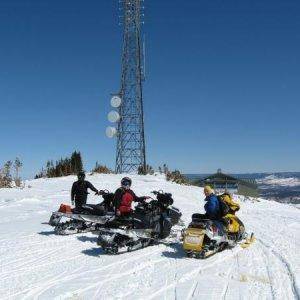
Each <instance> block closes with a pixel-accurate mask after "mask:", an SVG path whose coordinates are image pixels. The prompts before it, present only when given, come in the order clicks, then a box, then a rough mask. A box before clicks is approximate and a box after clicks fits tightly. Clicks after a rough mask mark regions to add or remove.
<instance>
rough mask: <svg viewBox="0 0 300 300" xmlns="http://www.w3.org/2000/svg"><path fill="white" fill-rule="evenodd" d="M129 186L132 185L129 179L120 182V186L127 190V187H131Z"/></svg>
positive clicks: (125, 178)
mask: <svg viewBox="0 0 300 300" xmlns="http://www.w3.org/2000/svg"><path fill="white" fill-rule="evenodd" d="M131 184H132V181H131V179H130V178H129V177H124V178H122V180H121V186H122V187H127V188H128V187H131Z"/></svg>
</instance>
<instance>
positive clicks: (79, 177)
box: [77, 171, 85, 180]
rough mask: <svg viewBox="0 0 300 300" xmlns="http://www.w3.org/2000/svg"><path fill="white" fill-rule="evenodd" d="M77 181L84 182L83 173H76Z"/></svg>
mask: <svg viewBox="0 0 300 300" xmlns="http://www.w3.org/2000/svg"><path fill="white" fill-rule="evenodd" d="M77 177H78V180H84V178H85V173H84V172H83V171H80V172H78V174H77Z"/></svg>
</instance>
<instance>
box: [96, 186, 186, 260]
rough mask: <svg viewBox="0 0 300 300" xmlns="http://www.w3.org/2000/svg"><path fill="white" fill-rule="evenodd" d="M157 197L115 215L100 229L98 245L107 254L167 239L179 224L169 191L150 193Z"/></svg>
mask: <svg viewBox="0 0 300 300" xmlns="http://www.w3.org/2000/svg"><path fill="white" fill-rule="evenodd" d="M152 193H153V194H154V195H155V196H156V199H152V200H151V201H150V202H146V201H142V202H140V203H139V204H138V205H137V206H136V207H135V210H134V212H133V213H132V214H131V215H129V216H116V218H115V219H114V220H112V221H110V222H108V223H106V224H105V226H104V228H101V229H100V230H99V236H98V240H97V244H98V245H99V246H101V247H102V249H103V250H104V252H106V253H108V254H117V253H123V252H130V251H133V250H137V249H140V248H144V247H147V246H149V245H151V244H154V243H156V242H159V241H161V240H163V239H166V238H167V237H169V236H170V234H171V233H172V227H173V226H174V225H176V224H179V223H180V217H181V213H180V211H179V210H178V209H177V208H176V207H173V206H172V204H173V202H174V201H173V199H172V194H169V193H164V192H163V191H153V192H152Z"/></svg>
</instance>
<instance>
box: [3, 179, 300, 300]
mask: <svg viewBox="0 0 300 300" xmlns="http://www.w3.org/2000/svg"><path fill="white" fill-rule="evenodd" d="M121 177H122V176H120V175H93V176H88V178H87V179H88V180H90V181H91V182H92V183H93V184H94V185H95V186H96V187H98V188H99V189H108V190H111V191H114V190H115V189H116V188H117V187H118V185H119V182H120V179H121ZM132 178H133V190H134V191H136V193H137V194H138V195H149V194H150V192H151V191H152V190H154V189H162V190H164V191H166V192H171V193H172V194H173V198H174V200H175V203H174V206H176V207H178V208H179V209H180V210H181V211H182V213H183V221H184V222H185V223H186V224H188V223H189V220H190V216H191V214H192V213H194V212H197V211H198V212H201V211H202V210H203V209H202V207H203V205H204V201H203V199H204V196H203V191H202V189H201V188H198V187H189V186H180V185H177V184H174V183H170V182H167V181H165V179H164V178H163V177H161V176H132ZM74 180H75V177H74V176H68V177H63V178H58V179H37V180H31V181H26V186H25V188H24V189H22V190H20V189H0V234H1V236H0V266H1V269H0V293H1V299H125V298H126V299H250V298H252V299H299V295H300V270H299V266H300V255H299V248H300V234H299V230H300V214H299V213H300V211H299V209H296V208H295V207H293V206H290V205H286V204H281V203H277V202H272V201H266V200H263V199H260V201H259V202H257V201H251V200H249V199H248V200H247V199H244V198H242V197H240V198H238V201H240V204H241V211H240V212H239V214H238V215H239V217H240V218H241V219H242V220H243V222H244V223H245V226H246V230H247V231H248V232H254V233H255V235H256V238H257V241H256V242H255V243H254V244H253V245H252V246H251V247H250V248H248V249H244V250H243V249H242V248H240V247H236V248H235V249H233V250H225V251H223V252H221V253H218V254H216V255H215V256H213V257H210V258H208V259H206V260H196V259H190V258H186V257H185V255H184V253H183V251H182V250H181V245H180V244H178V245H175V246H174V245H173V246H168V245H164V244H161V245H156V246H151V247H148V248H145V249H142V250H138V251H135V252H132V253H126V254H123V255H117V256H109V255H105V254H104V253H103V252H102V251H101V249H99V247H98V246H97V244H96V238H97V237H96V236H95V235H93V234H79V235H73V236H56V235H54V234H53V231H52V228H51V227H49V226H47V225H43V224H41V223H42V222H47V221H48V220H49V216H50V214H51V212H52V211H54V210H57V208H58V206H59V204H60V203H62V202H65V203H69V201H70V188H71V185H72V182H73V181H74ZM99 201H100V199H99V198H98V197H97V196H94V195H93V194H90V196H89V202H90V203H97V202H99Z"/></svg>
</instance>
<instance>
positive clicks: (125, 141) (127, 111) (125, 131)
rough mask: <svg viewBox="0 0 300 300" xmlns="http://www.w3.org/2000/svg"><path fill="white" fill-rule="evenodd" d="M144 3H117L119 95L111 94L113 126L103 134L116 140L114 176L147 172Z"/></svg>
mask: <svg viewBox="0 0 300 300" xmlns="http://www.w3.org/2000/svg"><path fill="white" fill-rule="evenodd" d="M141 2H143V0H119V5H120V8H119V9H120V11H122V22H120V23H121V24H122V25H123V53H122V76H121V89H120V92H119V93H117V94H114V95H113V97H112V99H111V106H112V107H113V108H114V110H112V111H111V112H110V113H109V114H108V119H109V121H110V122H112V123H114V124H115V126H109V127H107V129H106V135H107V136H108V137H110V138H112V137H116V138H117V148H116V168H115V170H116V173H130V172H137V171H138V169H139V168H140V167H142V168H143V169H144V170H145V169H146V154H145V152H146V151H145V134H144V111H143V85H142V82H143V80H144V78H145V43H144V44H143V45H142V43H141V36H142V35H141V24H142V22H143V20H142V17H143V14H142V13H141V12H142V10H143V7H142V6H141Z"/></svg>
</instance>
